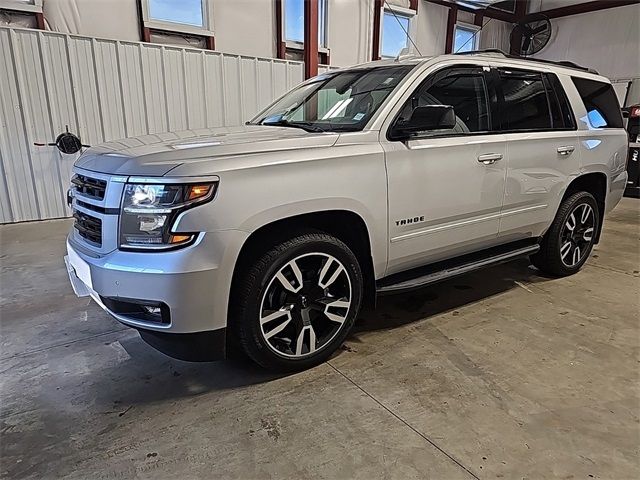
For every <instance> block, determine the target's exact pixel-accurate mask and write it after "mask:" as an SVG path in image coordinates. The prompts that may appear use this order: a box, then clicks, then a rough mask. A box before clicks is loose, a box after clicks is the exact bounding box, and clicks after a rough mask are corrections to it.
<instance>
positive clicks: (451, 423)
mask: <svg viewBox="0 0 640 480" xmlns="http://www.w3.org/2000/svg"><path fill="white" fill-rule="evenodd" d="M639 209H640V203H639V202H638V201H637V200H633V199H625V200H623V202H622V203H621V204H620V205H619V206H618V208H617V209H616V210H615V211H614V212H613V213H612V214H611V215H610V216H609V218H608V220H607V222H606V227H605V233H604V236H603V239H602V243H601V244H600V245H599V246H598V247H597V249H596V251H595V253H594V255H593V257H592V259H591V260H590V261H589V263H588V265H587V266H586V268H585V269H584V270H583V271H582V272H581V273H579V274H578V275H576V276H573V277H571V278H564V279H549V278H543V277H541V276H539V275H537V274H536V272H535V270H533V269H532V268H528V267H527V263H526V262H522V261H521V262H516V263H513V264H510V265H503V266H499V267H495V268H491V269H488V270H485V271H481V272H476V273H474V274H471V275H466V276H464V277H459V278H457V279H454V280H451V281H448V282H446V283H443V284H440V285H437V286H434V287H431V288H428V289H425V290H422V291H419V292H414V293H411V294H407V295H401V296H396V297H387V298H384V299H383V300H382V301H381V302H380V306H379V309H378V310H377V311H376V312H367V313H365V314H363V315H362V319H361V321H360V322H359V324H358V325H357V331H356V333H355V334H354V335H353V336H352V337H351V338H350V339H349V340H348V342H347V343H346V345H345V346H344V347H343V349H342V350H341V351H340V353H339V354H338V355H336V356H335V357H334V358H333V359H332V360H331V361H330V362H328V363H326V364H324V365H322V366H320V367H318V368H315V369H313V370H311V371H307V372H304V373H300V374H296V375H291V376H285V377H283V376H273V375H270V374H267V373H265V372H262V371H260V370H258V369H256V368H254V367H253V365H251V364H250V363H247V362H241V361H227V362H219V363H212V364H189V363H183V362H179V361H175V360H171V359H169V358H167V357H165V356H163V355H161V354H159V353H156V352H155V351H153V350H152V349H151V348H150V347H148V346H147V345H145V344H144V343H143V342H142V341H141V340H140V338H139V337H138V334H137V333H136V332H135V331H133V330H130V329H128V328H125V327H123V326H121V325H120V324H119V323H117V322H116V321H114V320H112V319H111V318H110V317H109V316H107V315H106V314H104V313H103V312H102V311H100V310H99V308H98V307H97V306H96V305H95V304H93V303H90V302H88V301H87V300H81V299H78V298H76V297H75V296H74V295H73V293H72V291H71V288H70V286H69V283H68V280H67V277H66V272H65V269H64V266H63V263H62V255H63V250H64V236H65V234H66V231H67V229H68V227H69V222H68V221H52V222H45V223H32V224H22V225H11V226H3V227H0V234H1V236H2V238H1V248H2V249H1V257H0V258H1V264H2V272H1V276H0V282H1V285H0V287H1V289H0V294H1V299H2V307H1V308H2V309H1V311H0V314H1V327H2V329H1V345H2V347H1V348H2V350H1V356H0V371H1V372H2V377H1V382H2V383H1V392H0V394H1V396H0V401H1V419H2V426H1V428H2V430H1V437H0V442H1V450H0V454H1V457H0V459H1V467H0V475H1V476H2V477H4V478H60V477H63V478H78V479H87V478H105V479H107V478H134V477H135V478H150V479H160V478H181V479H187V478H225V479H232V478H237V479H250V478H261V479H262V478H278V479H285V478H291V479H304V478H326V479H347V478H363V479H371V478H376V479H377V478H385V479H392V478H397V479H413V478H415V479H425V478H438V479H457V478H461V479H462V478H505V479H513V478H531V479H538V478H563V479H570V478H576V479H581V478H584V479H589V478H603V479H631V478H634V479H636V478H640V460H639V459H640V452H639V446H640V425H639V412H640V348H639V347H640V305H639V297H638V292H639V291H640V288H639V287H640V278H639V277H640V275H639V269H640V251H639V245H640V243H639V237H640V231H639V223H640V222H639Z"/></svg>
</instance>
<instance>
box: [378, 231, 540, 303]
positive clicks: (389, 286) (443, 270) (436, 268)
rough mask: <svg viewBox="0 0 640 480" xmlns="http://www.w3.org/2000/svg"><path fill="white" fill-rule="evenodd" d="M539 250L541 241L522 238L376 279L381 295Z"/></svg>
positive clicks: (414, 287) (422, 284) (413, 287)
mask: <svg viewBox="0 0 640 480" xmlns="http://www.w3.org/2000/svg"><path fill="white" fill-rule="evenodd" d="M538 250H540V245H538V243H537V241H536V243H535V244H533V245H532V244H530V242H529V245H524V246H523V243H522V242H517V244H512V245H506V246H502V247H497V248H492V249H489V250H487V251H484V252H478V253H475V254H470V255H464V256H462V257H459V258H454V259H451V260H447V261H444V262H438V263H434V264H432V265H427V266H426V267H420V268H418V269H414V270H410V271H408V272H402V273H399V274H396V275H392V276H390V277H387V278H383V279H382V280H380V281H378V283H377V292H378V294H379V295H385V294H392V293H400V292H406V291H407V290H414V289H417V288H421V287H424V286H425V285H429V284H432V283H436V282H441V281H442V280H446V279H448V278H452V277H456V276H458V275H462V274H464V273H468V272H472V271H474V270H478V269H481V268H484V267H488V266H492V265H497V264H500V263H505V262H508V261H511V260H514V259H516V258H518V257H523V256H528V255H532V254H534V253H536V252H537V251H538Z"/></svg>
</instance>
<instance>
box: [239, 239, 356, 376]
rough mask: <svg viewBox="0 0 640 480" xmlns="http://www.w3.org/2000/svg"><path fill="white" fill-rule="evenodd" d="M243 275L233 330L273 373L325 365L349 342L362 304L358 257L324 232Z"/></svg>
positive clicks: (284, 246) (287, 245) (289, 245)
mask: <svg viewBox="0 0 640 480" xmlns="http://www.w3.org/2000/svg"><path fill="white" fill-rule="evenodd" d="M296 269H297V271H296ZM239 275H240V276H239V277H238V281H237V282H236V285H235V288H234V291H233V294H232V297H231V299H232V300H231V301H232V306H231V308H230V318H229V323H230V327H231V329H232V332H233V334H234V336H235V337H236V339H237V341H238V343H239V346H240V347H241V348H242V350H243V351H244V352H245V353H246V354H247V355H248V356H249V357H250V358H251V359H252V360H253V361H255V362H256V363H257V364H259V365H261V366H262V367H264V368H266V369H269V370H275V371H295V370H304V369H307V368H311V367H313V366H315V365H318V364H320V363H322V362H324V361H325V360H326V359H327V358H329V356H330V355H331V354H332V353H333V352H334V351H335V350H336V349H338V348H339V347H340V345H341V344H342V342H344V340H345V338H346V337H347V335H348V334H349V332H350V331H351V328H352V327H353V324H354V322H355V319H356V317H357V315H358V313H359V311H360V308H361V305H362V298H363V285H364V283H363V278H362V271H361V269H360V265H359V263H358V259H357V258H356V256H355V255H354V254H353V252H352V251H351V250H350V249H349V247H348V246H347V245H345V244H344V243H343V242H342V241H340V240H338V239H337V238H335V237H333V236H331V235H327V234H324V233H304V234H300V235H297V236H295V237H294V238H291V239H290V240H287V241H284V242H282V243H279V244H278V245H276V246H274V247H273V248H271V249H270V250H269V251H268V252H266V253H265V254H264V255H262V256H261V257H260V258H259V259H258V260H257V261H256V262H254V263H253V264H252V265H251V266H249V267H247V269H246V270H245V271H244V272H240V273H239ZM300 280H302V281H300Z"/></svg>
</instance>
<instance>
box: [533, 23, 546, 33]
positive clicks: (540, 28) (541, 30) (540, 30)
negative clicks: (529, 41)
mask: <svg viewBox="0 0 640 480" xmlns="http://www.w3.org/2000/svg"><path fill="white" fill-rule="evenodd" d="M547 28H549V27H548V26H547V24H546V23H545V24H544V25H542V26H541V27H538V28H536V29H535V30H533V31H532V32H531V33H533V34H534V35H538V34H539V33H542V32H544V31H545V30H546V29H547Z"/></svg>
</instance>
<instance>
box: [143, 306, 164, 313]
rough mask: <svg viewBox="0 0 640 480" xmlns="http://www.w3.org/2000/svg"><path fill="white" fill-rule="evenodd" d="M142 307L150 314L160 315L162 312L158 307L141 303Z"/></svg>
mask: <svg viewBox="0 0 640 480" xmlns="http://www.w3.org/2000/svg"><path fill="white" fill-rule="evenodd" d="M142 308H144V309H145V310H146V311H147V313H148V314H150V315H161V314H162V310H160V307H152V306H149V305H143V306H142Z"/></svg>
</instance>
